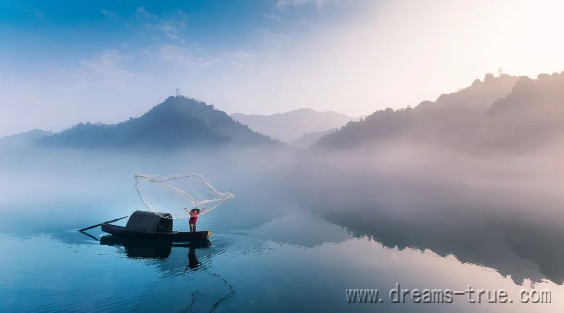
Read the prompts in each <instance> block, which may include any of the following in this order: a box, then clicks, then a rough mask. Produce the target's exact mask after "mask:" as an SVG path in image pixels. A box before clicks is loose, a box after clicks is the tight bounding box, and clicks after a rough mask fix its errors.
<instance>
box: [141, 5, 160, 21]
mask: <svg viewBox="0 0 564 313" xmlns="http://www.w3.org/2000/svg"><path fill="white" fill-rule="evenodd" d="M136 14H137V16H138V17H141V18H145V19H156V18H158V16H157V15H155V14H153V13H151V12H149V11H147V10H146V9H145V8H144V7H138V8H137V10H136Z"/></svg>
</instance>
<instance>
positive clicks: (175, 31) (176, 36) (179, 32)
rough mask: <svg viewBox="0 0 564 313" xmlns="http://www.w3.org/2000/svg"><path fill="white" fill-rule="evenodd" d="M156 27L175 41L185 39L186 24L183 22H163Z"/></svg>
mask: <svg viewBox="0 0 564 313" xmlns="http://www.w3.org/2000/svg"><path fill="white" fill-rule="evenodd" d="M155 27H156V28H157V29H158V30H160V31H161V32H163V33H164V35H165V36H166V37H167V38H168V39H170V40H173V41H182V40H183V38H184V29H185V28H186V24H185V23H184V22H183V21H181V20H173V19H170V20H163V21H162V22H161V23H158V24H156V25H155Z"/></svg>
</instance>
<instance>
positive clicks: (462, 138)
mask: <svg viewBox="0 0 564 313" xmlns="http://www.w3.org/2000/svg"><path fill="white" fill-rule="evenodd" d="M555 75H556V76H555ZM560 76H562V75H560V74H554V75H553V77H560ZM553 79H556V78H553ZM558 79H560V78H558ZM527 80H528V78H521V77H516V76H509V75H505V74H502V75H500V76H499V77H495V76H493V75H492V74H488V75H486V76H485V78H484V80H483V81H480V80H475V81H474V83H473V84H472V85H471V86H469V87H467V88H465V89H462V90H460V91H458V92H454V93H451V94H446V95H441V96H440V97H439V98H438V99H437V100H436V101H434V102H431V101H424V102H422V103H420V104H419V105H418V106H416V107H415V108H406V109H400V110H392V109H386V110H382V111H377V112H375V113H373V114H372V115H370V116H368V117H366V118H365V119H364V120H362V121H359V122H351V123H349V124H347V125H346V126H345V127H343V128H341V129H340V130H338V131H337V132H334V133H331V134H329V135H327V136H325V137H323V138H321V139H320V140H319V141H318V142H317V144H316V145H315V148H317V149H349V148H354V147H360V146H366V145H378V144H384V143H387V142H392V141H394V142H397V141H408V142H417V143H428V144H439V145H444V146H449V147H453V148H455V149H463V150H467V149H478V148H483V147H487V146H488V147H490V148H495V147H496V145H499V144H500V143H499V142H497V143H493V142H491V139H493V138H495V137H496V136H497V135H495V134H492V133H491V131H492V130H493V128H492V127H493V126H492V125H493V124H495V123H496V119H495V118H492V117H493V116H492V112H493V111H496V109H495V108H496V107H501V106H502V104H501V103H504V100H501V99H504V98H506V97H507V98H506V99H511V98H512V96H511V95H512V94H515V93H519V92H520V91H519V90H520V89H522V87H521V85H523V83H521V82H522V81H527ZM560 87H564V86H560ZM562 90H564V88H562ZM527 97H528V96H527ZM529 100H531V99H529ZM496 101H498V102H497V104H494V103H495V102H496ZM492 105H493V106H492ZM515 126H516V127H519V125H515Z"/></svg>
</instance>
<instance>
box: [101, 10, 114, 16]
mask: <svg viewBox="0 0 564 313" xmlns="http://www.w3.org/2000/svg"><path fill="white" fill-rule="evenodd" d="M100 13H101V14H102V15H104V16H105V17H109V18H115V17H117V16H118V15H117V14H116V13H115V12H112V11H109V10H100Z"/></svg>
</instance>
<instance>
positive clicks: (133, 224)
mask: <svg viewBox="0 0 564 313" xmlns="http://www.w3.org/2000/svg"><path fill="white" fill-rule="evenodd" d="M172 221H173V219H172V215H170V214H169V213H158V212H149V211H135V212H133V214H131V216H130V217H129V220H128V221H127V224H126V226H125V227H123V226H117V225H113V224H110V223H109V222H106V223H103V224H102V225H101V226H102V231H103V232H106V233H108V234H112V235H115V236H129V237H142V238H152V239H166V240H169V241H173V242H179V241H198V240H208V239H209V238H210V236H211V233H212V232H211V231H197V232H180V231H173V230H172Z"/></svg>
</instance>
